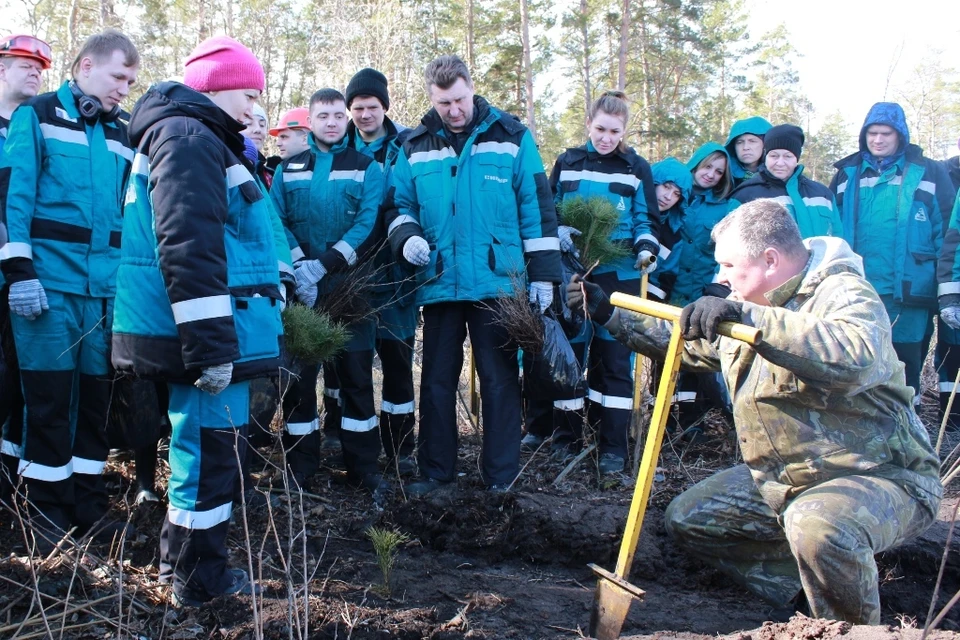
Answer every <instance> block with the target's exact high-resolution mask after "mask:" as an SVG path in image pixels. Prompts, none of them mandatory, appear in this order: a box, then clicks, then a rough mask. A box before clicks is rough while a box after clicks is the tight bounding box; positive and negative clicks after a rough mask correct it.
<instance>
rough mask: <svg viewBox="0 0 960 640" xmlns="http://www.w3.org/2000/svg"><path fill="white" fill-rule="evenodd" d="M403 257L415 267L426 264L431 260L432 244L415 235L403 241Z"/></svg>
mask: <svg viewBox="0 0 960 640" xmlns="http://www.w3.org/2000/svg"><path fill="white" fill-rule="evenodd" d="M403 259H404V260H406V261H407V262H409V263H410V264H412V265H413V266H415V267H423V266H426V265H427V264H428V263H429V262H430V245H429V244H427V241H426V240H424V239H423V238H421V237H420V236H413V237H411V238H410V239H409V240H407V241H406V242H405V243H403Z"/></svg>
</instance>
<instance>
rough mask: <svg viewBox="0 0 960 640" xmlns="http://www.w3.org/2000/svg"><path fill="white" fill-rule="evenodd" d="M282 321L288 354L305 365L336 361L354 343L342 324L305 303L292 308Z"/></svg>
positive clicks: (292, 305) (286, 312)
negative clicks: (335, 358)
mask: <svg viewBox="0 0 960 640" xmlns="http://www.w3.org/2000/svg"><path fill="white" fill-rule="evenodd" d="M282 318H283V334H284V343H285V344H286V348H287V353H288V354H289V355H290V356H292V357H293V358H295V359H296V360H298V361H299V362H302V363H303V364H321V363H323V362H326V361H328V360H330V359H332V358H333V357H334V356H336V355H337V354H338V353H340V352H341V351H343V349H344V347H346V346H347V342H348V341H349V340H350V332H349V331H347V328H346V327H345V326H344V325H343V324H342V323H340V322H335V321H334V320H333V319H331V317H330V316H329V315H328V314H326V313H324V312H322V311H319V310H315V309H311V308H309V307H307V306H305V305H302V304H291V305H288V306H287V308H286V309H284V310H283V314H282Z"/></svg>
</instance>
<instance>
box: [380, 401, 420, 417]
mask: <svg viewBox="0 0 960 640" xmlns="http://www.w3.org/2000/svg"><path fill="white" fill-rule="evenodd" d="M413 410H414V406H413V400H411V401H410V402H404V403H403V404H393V403H392V402H387V401H386V400H384V401H383V402H382V403H381V404H380V411H382V412H384V413H389V414H390V415H399V414H403V413H413Z"/></svg>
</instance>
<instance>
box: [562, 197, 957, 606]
mask: <svg viewBox="0 0 960 640" xmlns="http://www.w3.org/2000/svg"><path fill="white" fill-rule="evenodd" d="M713 239H714V242H715V243H716V247H717V248H716V258H717V262H718V263H719V265H720V276H719V279H720V281H721V282H722V283H723V284H726V285H728V286H729V287H730V288H731V289H732V290H733V293H732V294H731V296H730V297H729V298H728V299H726V300H724V299H720V298H711V297H704V298H701V299H700V300H698V301H697V302H694V303H692V304H690V305H688V306H687V307H686V308H684V311H683V314H682V316H681V319H680V325H681V328H682V329H683V331H684V338H685V339H687V340H688V341H687V342H686V343H685V345H684V353H683V362H682V366H683V368H684V369H687V370H692V371H718V370H719V371H722V373H723V376H724V378H725V379H726V382H727V386H728V388H729V389H730V390H731V393H732V396H733V406H734V420H735V423H736V429H737V436H738V438H739V440H740V448H741V450H742V452H743V460H744V464H742V465H738V466H735V467H733V468H731V469H727V470H724V471H721V472H719V473H717V474H716V475H714V476H712V477H710V478H708V479H707V480H704V481H703V482H700V483H699V484H697V485H695V486H693V487H692V488H690V489H688V490H687V491H685V492H684V493H683V494H681V495H680V496H678V497H677V498H676V499H675V500H674V501H673V502H672V503H671V504H670V506H669V507H668V509H667V512H666V528H667V531H668V532H669V533H670V535H671V536H672V537H673V538H674V540H675V541H676V542H677V543H678V544H679V545H680V546H681V547H682V548H683V549H685V550H686V551H688V552H689V553H691V554H693V555H695V556H697V557H699V558H701V559H703V560H704V561H705V562H707V563H709V564H711V565H713V566H715V567H717V568H719V569H720V570H721V571H724V572H726V573H727V574H729V575H731V576H732V577H733V578H734V579H736V580H737V581H738V582H740V583H741V584H743V585H744V586H746V587H747V588H748V589H749V590H751V591H752V592H754V593H756V594H757V595H759V596H761V597H763V598H765V599H767V600H769V601H770V602H772V603H774V604H775V605H777V606H786V605H788V604H789V603H790V601H791V599H793V598H795V597H796V596H797V595H798V593H799V591H800V589H801V588H802V589H803V590H804V592H805V594H806V597H807V600H808V602H809V604H810V608H811V611H812V613H813V615H814V616H816V617H824V618H834V619H838V620H847V621H849V622H853V623H860V624H878V623H879V622H880V600H879V595H878V585H877V567H876V563H875V562H874V554H875V553H878V552H880V551H884V550H886V549H890V548H892V547H895V546H897V545H899V544H901V543H902V542H904V541H905V540H907V539H908V538H911V537H913V536H916V535H918V534H919V533H921V532H922V531H923V530H924V529H926V528H927V527H928V526H929V525H930V524H931V523H932V522H933V520H934V519H935V518H936V514H937V510H938V508H939V503H940V498H941V496H942V493H943V489H942V486H941V484H940V481H939V477H938V461H937V457H936V455H935V454H934V452H933V449H932V447H931V446H930V441H929V438H928V436H927V433H926V431H925V429H924V427H923V425H922V424H921V423H920V420H919V418H918V417H917V414H916V412H915V411H914V409H913V404H912V399H913V392H912V390H911V389H910V388H909V387H907V386H906V385H905V382H904V373H903V365H902V364H901V363H900V362H899V360H898V359H897V355H896V352H895V351H894V349H893V344H892V342H891V338H890V333H891V332H890V321H889V318H888V317H887V314H886V312H885V311H884V307H883V303H882V302H881V301H880V298H879V297H878V296H877V294H876V292H875V291H874V289H873V287H872V286H871V285H870V284H869V283H868V282H867V281H866V280H865V279H864V277H863V267H862V261H861V259H860V257H859V256H858V255H856V254H855V253H853V251H852V250H851V249H850V247H849V245H847V244H846V242H844V241H843V240H841V239H839V238H826V237H815V238H810V239H808V240H806V241H802V240H801V239H800V234H799V231H798V229H797V226H796V224H795V223H794V222H793V220H792V218H791V217H790V215H789V214H788V213H787V212H786V210H785V209H784V208H783V207H782V206H781V205H780V204H778V203H777V202H776V201H773V200H756V201H754V202H751V203H748V204H745V205H743V206H741V207H740V208H738V209H737V210H736V211H734V212H733V213H731V214H730V215H728V216H727V217H726V218H725V219H724V220H723V221H721V222H720V223H718V224H717V226H716V227H715V228H714V230H713ZM585 287H586V289H585V291H586V296H587V307H588V311H589V312H590V313H591V314H592V315H593V319H594V320H595V321H597V322H605V323H606V326H607V328H608V330H609V331H610V332H611V333H612V334H613V335H614V336H615V337H616V338H617V339H618V340H620V341H621V342H623V343H625V344H627V345H628V346H630V347H631V348H632V349H634V350H635V351H638V352H640V353H643V354H645V355H648V356H650V357H653V358H660V359H662V358H663V357H664V354H665V352H666V347H667V341H668V339H669V336H670V331H671V323H669V322H666V321H663V320H657V319H654V318H652V317H649V316H643V315H640V314H635V313H631V312H627V311H624V310H616V311H614V310H613V308H612V307H611V306H610V304H609V301H607V300H606V299H605V297H604V296H603V295H602V292H599V291H596V290H595V289H592V288H591V285H589V284H585ZM568 293H570V294H571V296H570V298H571V302H570V303H569V304H570V305H571V307H573V308H577V307H576V305H579V306H580V307H581V308H582V305H583V297H582V296H581V295H579V283H574V285H573V286H571V287H570V288H569V290H568ZM724 320H727V321H734V322H742V323H744V324H747V325H750V326H753V327H756V328H757V329H760V330H761V331H762V332H763V338H762V340H761V342H760V343H759V344H757V345H756V346H754V347H751V346H748V345H747V344H746V343H743V342H739V341H737V340H734V339H732V338H727V337H722V336H718V335H717V325H718V324H719V323H720V322H721V321H724Z"/></svg>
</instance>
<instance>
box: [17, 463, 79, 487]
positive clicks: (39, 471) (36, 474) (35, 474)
mask: <svg viewBox="0 0 960 640" xmlns="http://www.w3.org/2000/svg"><path fill="white" fill-rule="evenodd" d="M17 473H19V474H20V475H22V476H23V477H24V478H30V479H31V480H45V481H47V482H60V481H61V480H66V479H67V478H69V477H70V476H72V475H73V461H70V462H68V463H67V464H65V465H63V466H62V467H48V466H45V465H42V464H37V463H36V462H30V461H28V460H21V461H20V464H19V465H17Z"/></svg>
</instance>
